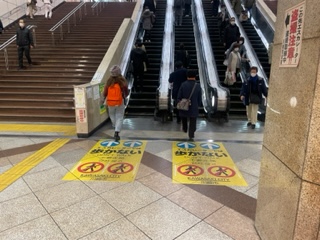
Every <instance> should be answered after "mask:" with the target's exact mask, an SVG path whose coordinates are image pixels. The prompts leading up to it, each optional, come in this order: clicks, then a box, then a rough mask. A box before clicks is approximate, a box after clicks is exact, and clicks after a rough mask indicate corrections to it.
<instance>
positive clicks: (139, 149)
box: [63, 140, 146, 182]
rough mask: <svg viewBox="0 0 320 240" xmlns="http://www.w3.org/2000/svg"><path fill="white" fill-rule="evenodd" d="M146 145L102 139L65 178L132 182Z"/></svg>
mask: <svg viewBox="0 0 320 240" xmlns="http://www.w3.org/2000/svg"><path fill="white" fill-rule="evenodd" d="M145 146H146V142H144V141H123V140H121V141H119V142H114V141H112V140H101V141H99V142H97V144H96V145H95V146H93V148H91V150H90V151H89V152H88V153H87V154H86V155H85V156H84V157H83V158H82V159H81V160H80V161H79V162H78V163H77V164H76V165H75V166H74V167H73V168H72V169H71V170H70V172H69V173H67V174H66V175H65V176H64V178H63V180H81V181H117V182H132V181H133V180H134V179H135V177H136V174H137V171H138V168H139V164H140V161H141V158H142V155H143V152H144V149H145Z"/></svg>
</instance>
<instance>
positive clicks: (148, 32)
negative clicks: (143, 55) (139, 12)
mask: <svg viewBox="0 0 320 240" xmlns="http://www.w3.org/2000/svg"><path fill="white" fill-rule="evenodd" d="M150 40H151V30H145V33H144V41H150Z"/></svg>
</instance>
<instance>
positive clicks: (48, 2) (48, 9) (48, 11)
mask: <svg viewBox="0 0 320 240" xmlns="http://www.w3.org/2000/svg"><path fill="white" fill-rule="evenodd" d="M42 1H43V3H44V17H45V18H46V19H51V17H52V0H42Z"/></svg>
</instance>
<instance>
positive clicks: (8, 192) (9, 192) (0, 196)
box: [0, 178, 31, 217]
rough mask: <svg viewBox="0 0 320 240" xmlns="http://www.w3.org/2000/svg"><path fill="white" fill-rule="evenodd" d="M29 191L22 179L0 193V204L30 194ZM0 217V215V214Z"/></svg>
mask: <svg viewBox="0 0 320 240" xmlns="http://www.w3.org/2000/svg"><path fill="white" fill-rule="evenodd" d="M30 193H31V190H30V188H29V187H28V185H27V184H26V183H25V182H24V181H23V179H22V178H20V179H18V180H17V181H15V182H14V183H12V184H11V185H10V186H8V187H7V188H5V189H4V190H3V191H1V192H0V202H4V201H7V200H9V199H13V198H17V197H20V196H23V195H27V194H30ZM0 217H1V214H0Z"/></svg>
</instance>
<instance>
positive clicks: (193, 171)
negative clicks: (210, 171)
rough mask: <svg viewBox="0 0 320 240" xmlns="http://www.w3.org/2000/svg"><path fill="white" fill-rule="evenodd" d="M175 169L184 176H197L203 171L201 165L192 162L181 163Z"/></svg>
mask: <svg viewBox="0 0 320 240" xmlns="http://www.w3.org/2000/svg"><path fill="white" fill-rule="evenodd" d="M177 170H178V172H179V173H181V174H182V175H185V176H199V175H201V174H202V173H203V172H204V170H203V169H202V168H201V167H199V166H197V165H193V164H186V165H181V166H180V167H178V169H177Z"/></svg>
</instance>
